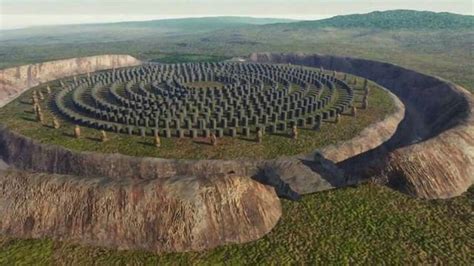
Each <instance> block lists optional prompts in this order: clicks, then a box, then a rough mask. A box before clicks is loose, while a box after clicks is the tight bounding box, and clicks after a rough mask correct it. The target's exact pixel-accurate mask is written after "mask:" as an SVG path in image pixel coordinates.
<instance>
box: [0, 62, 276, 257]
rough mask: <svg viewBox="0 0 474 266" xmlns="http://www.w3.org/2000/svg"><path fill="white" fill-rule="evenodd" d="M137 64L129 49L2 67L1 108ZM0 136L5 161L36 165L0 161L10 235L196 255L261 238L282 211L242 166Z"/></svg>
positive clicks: (0, 208) (0, 202)
mask: <svg viewBox="0 0 474 266" xmlns="http://www.w3.org/2000/svg"><path fill="white" fill-rule="evenodd" d="M137 64H140V62H139V61H138V60H136V59H135V58H133V57H130V56H128V55H104V56H93V57H87V58H74V59H67V60H59V61H53V62H46V63H41V64H34V65H27V66H21V67H17V68H11V69H5V70H1V71H0V74H1V75H0V84H1V85H2V87H1V90H0V104H1V105H4V104H6V103H8V102H10V101H12V100H13V99H14V98H15V97H17V96H18V95H20V94H21V93H22V92H24V91H25V90H27V89H28V88H30V87H32V86H35V85H38V84H39V83H41V82H45V81H49V80H54V79H58V78H62V77H66V76H71V75H76V74H83V73H87V72H92V71H97V70H102V69H108V68H114V67H125V66H133V65H137ZM1 105H0V106H1ZM0 135H1V136H0V158H2V159H3V160H5V161H6V162H7V163H9V164H10V165H11V166H12V168H13V167H15V168H19V169H22V170H28V171H35V172H27V171H18V170H15V169H10V170H3V169H4V168H5V167H4V165H3V164H0V168H2V169H0V213H2V219H1V220H0V232H1V233H3V234H7V235H11V236H15V237H26V238H31V237H33V238H36V237H52V238H57V239H62V240H66V241H73V242H76V243H82V244H89V245H98V246H107V247H116V248H120V249H147V250H151V251H156V252H170V251H190V250H202V249H209V248H212V247H216V246H220V245H224V244H229V243H243V242H248V241H252V240H256V239H258V238H260V237H262V236H263V235H265V234H266V233H268V232H269V231H270V230H271V229H272V228H273V227H274V226H275V224H276V223H277V222H278V220H279V218H280V216H281V205H280V201H279V199H278V197H277V195H276V193H275V190H274V189H273V188H272V187H270V186H265V185H263V184H261V183H259V182H257V181H254V180H252V179H251V178H249V177H248V176H249V174H248V173H246V172H245V169H246V168H245V167H243V166H242V164H240V163H239V162H229V163H223V162H218V161H217V162H208V161H177V160H161V159H156V158H134V157H130V156H123V155H113V154H112V155H111V154H108V155H105V154H94V153H78V152H73V151H70V150H67V149H64V148H62V147H56V146H49V145H42V144H39V143H37V142H35V141H33V140H30V139H28V138H26V137H24V136H21V135H18V134H16V133H13V132H10V131H9V130H8V129H6V128H5V127H4V126H1V125H0ZM0 163H1V161H0ZM58 173H59V174H68V175H58Z"/></svg>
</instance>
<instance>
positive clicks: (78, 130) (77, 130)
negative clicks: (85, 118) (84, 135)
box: [74, 125, 81, 139]
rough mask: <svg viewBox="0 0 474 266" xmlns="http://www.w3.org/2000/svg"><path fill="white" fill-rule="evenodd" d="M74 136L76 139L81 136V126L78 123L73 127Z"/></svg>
mask: <svg viewBox="0 0 474 266" xmlns="http://www.w3.org/2000/svg"><path fill="white" fill-rule="evenodd" d="M74 137H75V138H76V139H78V138H80V137H81V128H80V127H79V126H78V125H76V126H75V127H74Z"/></svg>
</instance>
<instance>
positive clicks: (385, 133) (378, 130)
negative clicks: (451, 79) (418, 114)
mask: <svg viewBox="0 0 474 266" xmlns="http://www.w3.org/2000/svg"><path fill="white" fill-rule="evenodd" d="M389 96H390V97H391V98H392V100H393V103H394V106H395V111H394V112H393V113H391V114H390V115H388V116H387V117H385V118H384V119H383V120H382V121H379V122H376V123H373V124H371V125H370V126H368V127H367V128H364V129H363V130H362V131H361V132H360V133H359V134H358V135H357V136H355V137H354V138H352V139H350V140H346V141H341V142H340V143H336V144H332V145H328V146H325V147H323V148H321V149H320V150H318V151H316V152H317V153H320V154H321V155H322V156H323V157H324V158H326V159H327V160H331V161H332V162H334V163H338V162H342V161H344V160H347V159H349V158H351V157H353V156H355V155H359V154H361V153H364V152H366V151H370V150H372V149H375V148H377V147H379V146H381V145H382V144H383V143H385V142H387V141H388V140H389V139H390V138H392V137H393V134H394V133H395V132H396V131H397V127H398V125H399V124H400V122H401V121H402V120H403V118H404V117H405V105H403V103H402V102H401V101H400V100H399V99H398V98H397V97H396V96H395V95H394V94H393V93H391V92H390V91H389ZM312 157H313V154H310V156H309V158H312Z"/></svg>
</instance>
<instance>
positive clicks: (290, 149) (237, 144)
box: [0, 74, 394, 159]
mask: <svg viewBox="0 0 474 266" xmlns="http://www.w3.org/2000/svg"><path fill="white" fill-rule="evenodd" d="M338 75H339V76H338V77H339V78H343V75H342V74H338ZM348 78H349V79H348V80H352V79H353V76H351V75H348ZM357 84H358V85H357V86H356V92H355V95H356V101H355V103H356V106H357V107H359V106H360V105H361V99H362V93H363V92H362V86H363V79H362V78H358V83H357ZM369 84H370V87H371V93H370V96H369V108H368V109H366V110H363V109H359V110H358V113H357V117H352V116H350V115H343V116H342V118H341V120H340V122H339V123H338V124H336V123H334V122H332V121H328V122H324V123H323V126H322V128H321V130H319V131H314V130H311V129H301V130H300V132H299V133H300V134H299V138H298V140H293V139H291V138H290V137H289V136H290V130H288V133H287V134H283V135H270V134H267V135H265V136H264V140H263V143H261V144H259V143H257V142H255V141H254V139H255V136H254V135H255V134H252V135H251V137H250V138H242V137H238V138H231V137H224V138H220V139H219V140H218V144H217V146H216V147H214V146H211V145H209V140H207V139H203V138H197V139H191V138H183V139H178V138H175V137H173V138H169V139H168V138H161V140H162V146H161V147H160V148H158V149H157V148H156V147H155V146H154V145H153V137H151V136H149V137H140V136H135V135H134V136H129V135H126V134H116V133H112V132H108V133H107V134H108V137H109V138H110V140H109V141H108V142H105V143H102V142H100V132H99V131H98V130H95V129H90V128H85V127H82V128H81V135H82V137H81V138H80V139H76V138H73V137H72V134H73V128H74V125H73V124H71V123H69V122H68V121H66V120H62V119H60V124H61V128H60V129H53V128H52V127H51V124H52V118H51V115H52V112H51V111H50V110H47V109H48V108H46V106H47V105H51V101H52V99H51V98H52V97H50V98H49V99H47V100H46V101H48V104H46V103H44V102H43V103H42V109H43V114H44V116H45V121H46V123H47V125H49V126H45V125H41V124H40V123H39V122H36V121H35V115H34V113H33V112H32V105H31V104H30V102H31V100H30V99H31V93H32V92H33V90H34V89H32V90H29V91H28V92H26V93H24V94H23V95H22V96H21V97H19V98H18V99H17V100H15V101H13V102H12V103H10V104H8V105H7V106H6V107H4V108H2V109H0V121H1V123H2V124H5V125H7V126H8V127H9V128H10V129H12V130H14V131H16V132H19V133H21V134H23V135H25V136H28V137H31V138H33V139H36V140H38V141H40V142H41V143H48V144H56V145H60V146H64V147H66V148H69V149H72V150H77V151H96V152H104V153H121V154H126V155H132V156H148V157H160V158H181V159H233V158H250V159H267V158H276V157H278V156H281V155H297V154H304V153H310V152H312V151H314V150H315V149H317V148H321V147H324V146H327V145H329V144H335V143H337V142H340V141H343V140H348V139H351V138H353V137H355V136H356V135H357V134H358V133H359V132H361V130H363V129H364V128H366V127H367V126H369V125H370V124H372V123H374V122H376V121H380V120H382V119H384V118H385V117H386V116H387V115H388V114H391V113H392V112H393V111H394V104H393V101H392V99H391V98H390V97H388V95H387V92H386V91H384V90H382V89H380V87H378V85H376V84H375V83H372V82H370V83H369ZM42 86H46V85H42ZM59 87H60V86H59V82H52V83H51V88H52V89H53V91H54V90H58V89H59ZM40 88H42V87H40ZM57 117H59V118H60V117H61V116H60V115H57Z"/></svg>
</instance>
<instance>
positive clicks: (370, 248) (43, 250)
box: [0, 184, 474, 265]
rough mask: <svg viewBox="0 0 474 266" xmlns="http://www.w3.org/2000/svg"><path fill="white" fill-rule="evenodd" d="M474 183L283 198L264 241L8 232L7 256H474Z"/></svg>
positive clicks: (209, 261) (72, 260) (51, 259)
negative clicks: (146, 245) (72, 237)
mask: <svg viewBox="0 0 474 266" xmlns="http://www.w3.org/2000/svg"><path fill="white" fill-rule="evenodd" d="M473 199H474V191H473V190H470V191H468V192H467V193H465V194H464V195H462V196H460V197H457V198H454V199H449V200H432V201H426V200H420V199H414V198H410V197H408V196H406V195H403V194H401V193H399V192H396V191H393V190H390V189H388V188H386V187H381V186H378V185H373V184H366V185H362V186H360V187H357V188H344V189H337V190H332V191H325V192H320V193H317V194H313V195H307V196H304V197H303V198H302V200H301V201H298V202H291V201H287V200H283V202H282V204H283V216H282V218H281V220H280V221H279V222H278V224H277V226H276V227H275V228H274V229H273V230H272V231H271V232H270V233H269V234H268V235H266V236H265V237H263V238H262V239H259V240H257V241H254V242H251V243H247V244H240V245H229V246H224V247H219V248H216V249H214V250H210V251H204V252H188V253H181V254H164V255H157V254H153V253H150V252H143V251H114V250H108V249H105V248H96V247H87V246H79V245H74V244H69V243H62V242H58V241H53V240H49V239H43V240H20V239H11V238H8V237H5V236H3V237H2V236H0V264H1V265H11V264H14V263H25V264H31V263H34V264H37V265H38V264H40V265H50V264H66V265H70V264H82V265H91V264H94V265H110V264H113V265H157V264H160V265H163V264H166V265H168V264H172V265H176V264H182V265H189V264H199V265H213V264H224V263H225V264H230V265H241V264H249V265H261V264H264V265H267V264H268V265H270V264H271V265H274V264H301V263H303V264H324V265H327V264H328V263H329V264H354V263H357V264H448V265H469V264H472V261H473V259H474V258H473V255H472V246H473V245H474V240H473V238H472V228H473V226H474V216H473V214H472V208H473V205H474V202H473Z"/></svg>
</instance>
